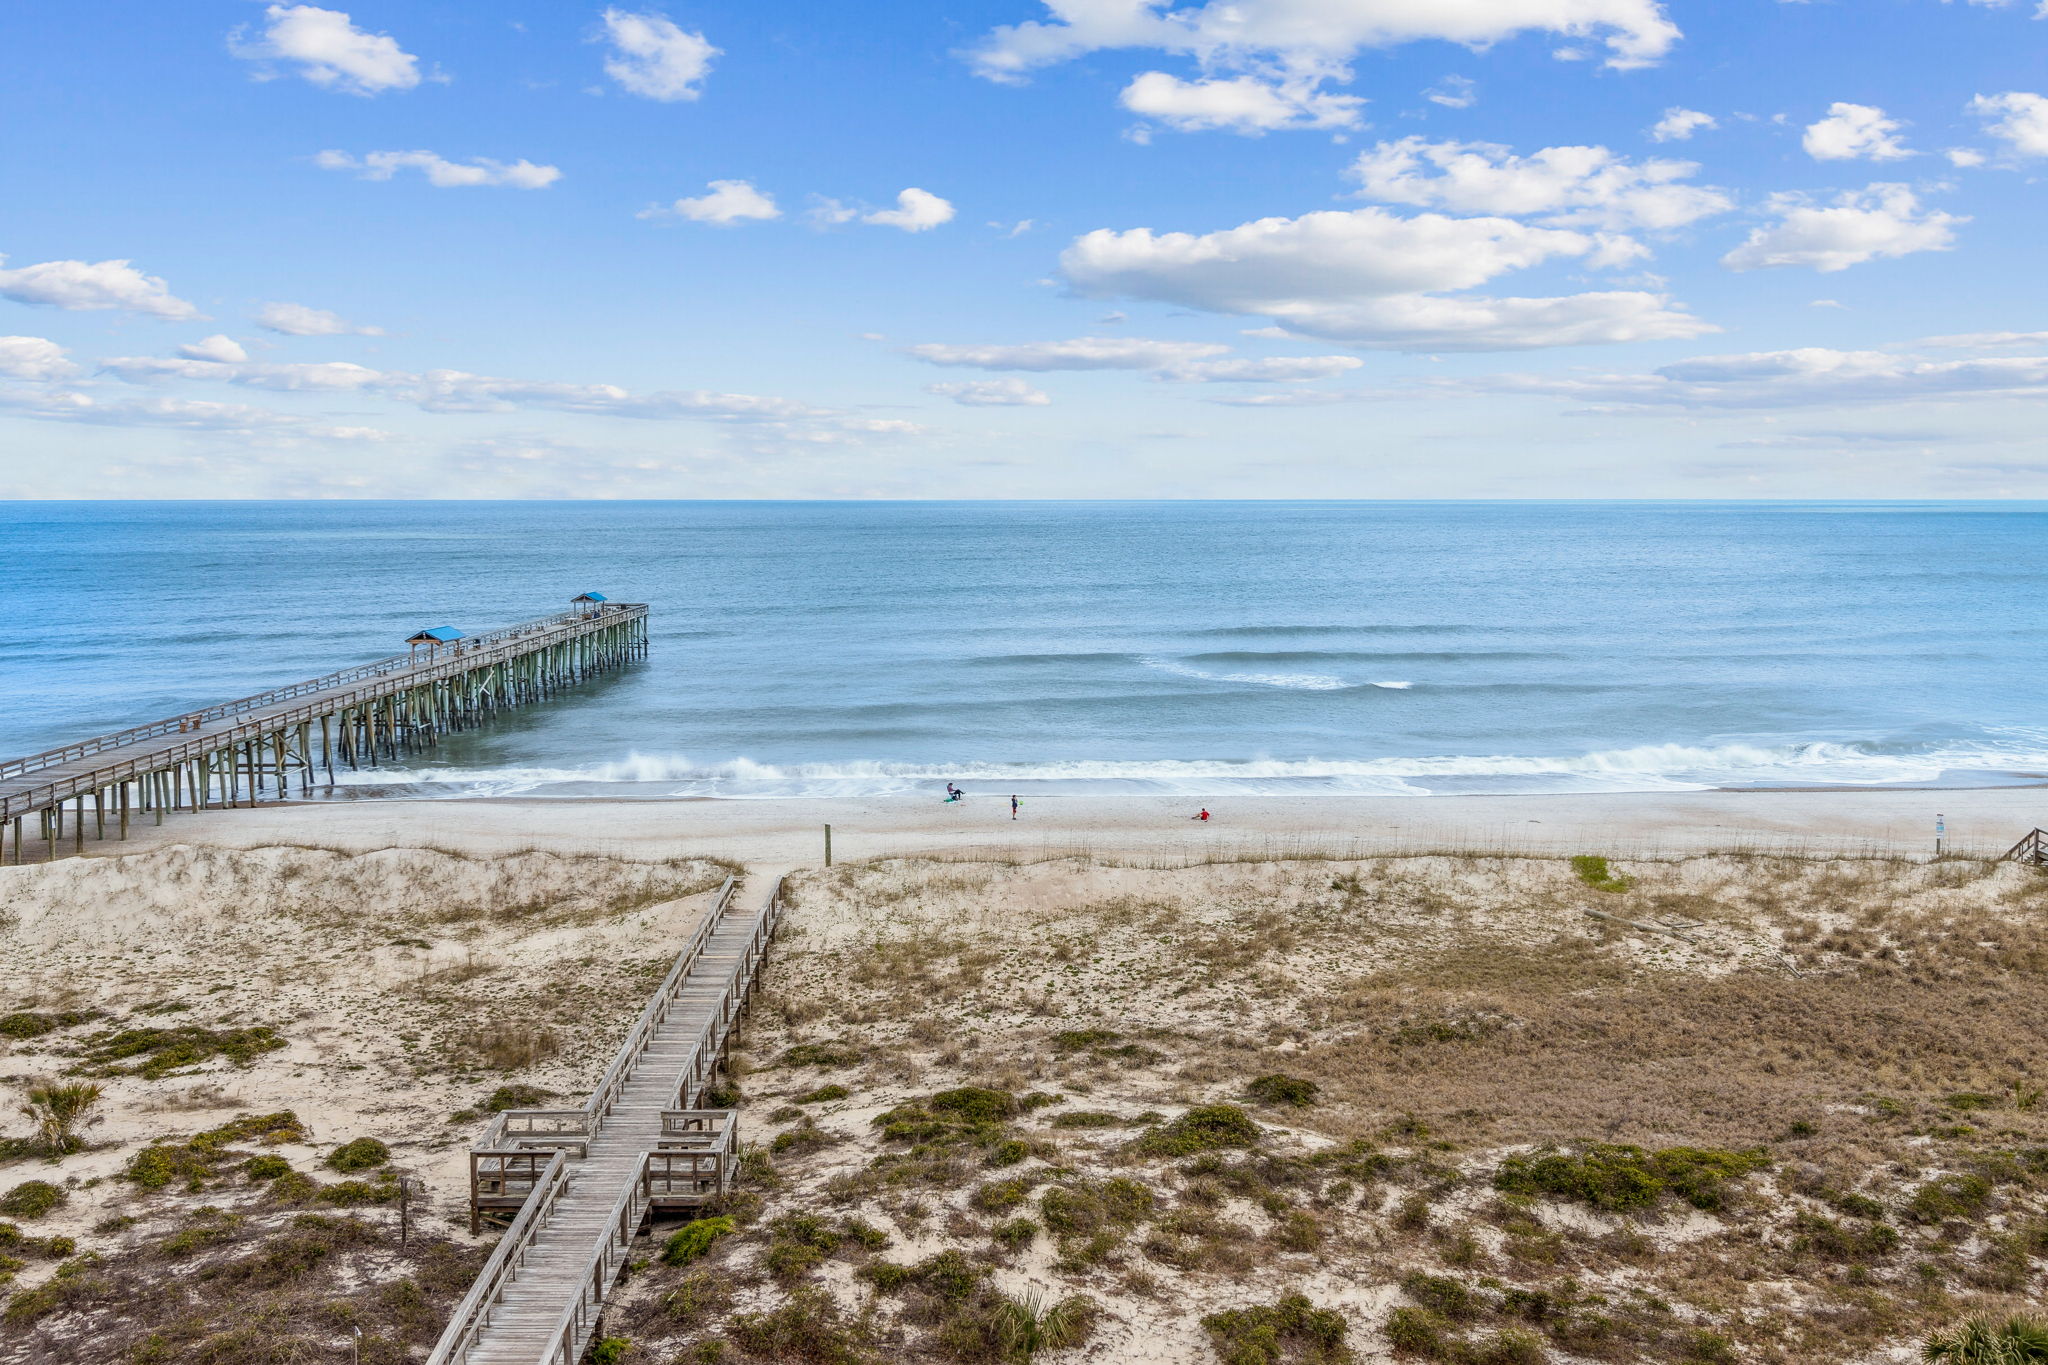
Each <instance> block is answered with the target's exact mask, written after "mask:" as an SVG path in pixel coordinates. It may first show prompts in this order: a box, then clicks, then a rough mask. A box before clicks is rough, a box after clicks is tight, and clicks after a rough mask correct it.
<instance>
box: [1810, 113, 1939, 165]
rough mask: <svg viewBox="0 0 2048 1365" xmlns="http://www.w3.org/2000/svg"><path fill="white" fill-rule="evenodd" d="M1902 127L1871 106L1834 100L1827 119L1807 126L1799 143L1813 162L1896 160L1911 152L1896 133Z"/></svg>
mask: <svg viewBox="0 0 2048 1365" xmlns="http://www.w3.org/2000/svg"><path fill="white" fill-rule="evenodd" d="M1904 126H1905V125H1904V124H1902V123H1900V122H1899V121H1898V120H1897V119H1892V118H1886V117H1885V113H1884V110H1882V109H1879V108H1876V107H1874V106H1872V105H1868V104H1849V103H1846V102H1844V101H1842V100H1836V101H1835V102H1834V103H1833V104H1830V105H1829V106H1828V114H1827V117H1826V118H1824V119H1821V120H1820V121H1819V122H1817V123H1810V124H1808V125H1807V127H1806V135H1805V136H1804V137H1802V138H1801V139H1800V145H1801V146H1802V147H1804V148H1806V154H1807V155H1808V156H1810V157H1812V158H1813V159H1814V160H1816V161H1855V160H1865V161H1897V160H1899V159H1901V158H1902V157H1909V156H1911V155H1913V153H1912V151H1911V150H1910V149H1909V148H1908V147H1907V146H1906V144H1905V143H1903V142H1901V141H1899V139H1898V138H1897V136H1895V135H1896V134H1897V133H1898V131H1899V129H1900V128H1902V127H1904Z"/></svg>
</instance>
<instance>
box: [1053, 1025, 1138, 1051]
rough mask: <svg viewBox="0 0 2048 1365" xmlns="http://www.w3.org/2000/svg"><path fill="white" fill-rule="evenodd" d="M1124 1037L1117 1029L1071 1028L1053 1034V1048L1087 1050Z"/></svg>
mask: <svg viewBox="0 0 2048 1365" xmlns="http://www.w3.org/2000/svg"><path fill="white" fill-rule="evenodd" d="M1121 1037H1123V1035H1122V1034H1121V1033H1118V1032H1117V1031H1116V1030H1115V1029H1106V1028H1070V1029H1065V1030H1062V1031H1061V1032H1059V1033H1055V1034H1054V1035H1053V1036H1052V1045H1053V1049H1054V1050H1055V1051H1057V1052H1086V1051H1087V1050H1088V1049H1089V1048H1093V1047H1106V1046H1108V1045H1109V1044H1111V1043H1114V1042H1116V1041H1117V1040H1118V1039H1119V1038H1121Z"/></svg>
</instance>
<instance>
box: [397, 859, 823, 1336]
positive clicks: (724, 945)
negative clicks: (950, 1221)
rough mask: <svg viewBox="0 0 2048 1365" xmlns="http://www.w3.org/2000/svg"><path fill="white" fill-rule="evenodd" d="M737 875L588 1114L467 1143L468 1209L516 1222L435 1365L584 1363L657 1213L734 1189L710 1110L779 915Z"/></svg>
mask: <svg viewBox="0 0 2048 1365" xmlns="http://www.w3.org/2000/svg"><path fill="white" fill-rule="evenodd" d="M781 891H782V884H781V882H780V881H777V882H775V883H774V885H773V886H772V887H771V888H770V890H769V891H768V894H767V896H766V898H765V900H763V901H762V902H761V903H760V904H759V905H758V906H756V907H753V908H739V907H737V906H735V904H734V901H735V894H734V883H733V882H731V881H730V880H728V881H727V883H726V885H725V887H724V889H723V890H722V891H721V892H720V893H719V896H718V899H717V901H716V903H715V904H714V905H713V907H712V909H711V911H710V912H709V913H708V914H707V915H706V916H705V918H704V920H703V922H702V923H701V924H699V925H698V927H697V930H696V931H695V932H694V933H693V934H692V935H691V938H690V940H689V942H688V944H687V945H685V947H684V948H683V951H682V952H681V953H680V954H678V956H677V958H676V962H675V965H674V966H673V967H672V968H671V969H670V971H669V975H668V977H667V978H666V979H665V980H664V981H663V982H662V984H661V986H660V987H659V988H658V989H657V990H656V991H655V993H654V997H653V999H652V1000H650V1001H649V1002H648V1005H647V1008H646V1010H644V1011H643V1012H642V1013H641V1016H640V1018H639V1020H638V1021H637V1022H636V1023H635V1024H634V1026H633V1029H632V1031H631V1032H630V1033H629V1034H628V1035H627V1037H626V1041H625V1043H624V1045H623V1046H622V1047H621V1048H620V1049H619V1052H618V1055H617V1057H616V1058H614V1060H613V1062H612V1064H611V1067H610V1069H609V1070H607V1071H606V1072H605V1076H604V1079H603V1080H601V1081H600V1082H598V1086H597V1088H596V1089H595V1090H594V1091H592V1092H591V1095H590V1098H589V1100H587V1101H586V1102H585V1103H584V1105H583V1107H582V1108H581V1109H568V1110H510V1111H507V1112H506V1113H504V1114H500V1115H498V1116H497V1117H496V1118H495V1119H493V1120H492V1122H491V1125H490V1127H489V1128H488V1129H487V1130H486V1131H485V1133H484V1135H483V1137H482V1138H481V1139H480V1140H479V1141H478V1143H477V1144H476V1146H475V1147H474V1148H472V1149H471V1152H470V1190H471V1196H470V1198H471V1209H472V1218H473V1219H474V1218H477V1217H480V1216H483V1215H485V1214H487V1213H489V1212H492V1211H497V1212H500V1213H505V1214H513V1213H514V1211H515V1210H516V1215H515V1216H513V1220H512V1224H511V1226H510V1227H509V1228H508V1229H507V1230H506V1233H505V1235H504V1237H503V1238H501V1239H500V1241H499V1243H498V1245H497V1247H496V1249H494V1250H493V1251H492V1253H491V1258H490V1260H489V1261H488V1262H486V1263H485V1265H484V1268H483V1270H482V1271H481V1272H480V1273H479V1274H478V1276H477V1279H476V1283H475V1284H474V1285H473V1286H472V1287H471V1289H470V1291H469V1294H468V1295H467V1296H466V1297H465V1298H464V1299H463V1301H462V1303H461V1304H460V1305H459V1306H458V1307H457V1308H456V1310H455V1313H454V1315H453V1316H452V1317H451V1318H450V1320H449V1323H448V1326H447V1329H446V1330H445V1331H444V1332H443V1334H442V1336H441V1340H440V1342H439V1343H438V1344H437V1345H436V1346H435V1347H434V1350H433V1352H432V1354H430V1355H429V1356H428V1357H427V1365H576V1362H578V1361H579V1360H581V1359H582V1357H583V1353H584V1351H585V1350H586V1349H587V1348H588V1347H589V1344H590V1341H591V1338H592V1336H593V1335H594V1334H595V1332H596V1331H597V1328H598V1322H599V1319H600V1317H601V1316H602V1313H603V1310H604V1307H605V1304H606V1302H607V1300H608V1299H609V1297H610V1295H611V1292H612V1290H613V1288H614V1286H615V1285H616V1284H617V1282H618V1278H619V1272H620V1270H621V1268H622V1267H623V1264H624V1262H625V1259H626V1255H627V1252H628V1250H629V1248H630V1247H631V1245H632V1242H633V1239H634V1238H635V1237H636V1236H638V1234H639V1230H640V1224H641V1222H642V1221H643V1220H644V1219H645V1217H646V1216H647V1214H648V1212H649V1211H650V1210H651V1209H659V1208H670V1209H694V1208H701V1207H703V1206H704V1205H706V1204H707V1203H709V1202H710V1201H712V1200H714V1199H716V1198H717V1197H718V1196H719V1195H720V1194H723V1193H725V1192H726V1191H728V1190H729V1189H730V1188H731V1185H732V1180H733V1176H734V1174H735V1170H736V1163H737V1150H736V1129H735V1124H734V1118H733V1114H732V1112H731V1111H730V1110H706V1109H700V1108H698V1107H697V1105H698V1104H699V1103H700V1101H701V1098H702V1095H703V1091H704V1088H705V1086H706V1085H707V1084H708V1083H709V1081H710V1079H711V1077H712V1075H713V1073H714V1072H715V1071H716V1069H717V1065H718V1062H719V1059H720V1057H721V1056H722V1054H723V1052H724V1049H725V1044H726V1040H727V1038H728V1036H729V1035H730V1033H731V1031H732V1028H733V1026H734V1025H735V1024H736V1023H737V1021H738V1019H739V1015H740V1012H741V1010H742V1009H743V1008H744V1006H745V1004H746V999H747V994H748V992H749V990H750V989H751V988H752V986H753V983H754V978H755V975H756V973H757V971H758V969H759V966H760V962H761V959H762V956H763V955H764V954H765V953H766V952H767V949H768V942H769V939H770V937H771V936H772V935H773V933H774V931H775V924H776V920H777V918H778V916H779V914H780V910H781Z"/></svg>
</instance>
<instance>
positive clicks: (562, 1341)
mask: <svg viewBox="0 0 2048 1365" xmlns="http://www.w3.org/2000/svg"><path fill="white" fill-rule="evenodd" d="M646 1216H647V1193H646V1185H645V1182H643V1181H640V1180H635V1181H632V1182H630V1183H629V1184H628V1185H627V1186H626V1188H625V1189H623V1190H620V1191H619V1198H618V1202H617V1203H615V1204H613V1205H612V1212H611V1217H609V1218H607V1219H606V1220H605V1225H604V1231H603V1232H601V1233H599V1234H598V1237H597V1245H596V1246H594V1247H592V1248H591V1250H590V1260H589V1263H588V1264H587V1265H586V1266H585V1268H584V1273H583V1276H582V1278H581V1279H580V1280H579V1281H578V1282H577V1288H576V1294H575V1296H574V1297H573V1298H571V1299H570V1300H569V1302H568V1304H567V1305H566V1306H564V1307H563V1309H562V1316H561V1317H560V1318H559V1319H557V1320H556V1322H555V1330H554V1332H553V1334H552V1335H551V1336H550V1338H549V1341H548V1346H547V1354H545V1355H543V1356H542V1357H541V1358H540V1365H578V1363H579V1362H580V1361H581V1360H582V1359H583V1352H584V1350H585V1349H586V1348H587V1347H588V1346H589V1345H590V1339H591V1337H592V1336H594V1335H596V1333H597V1322H598V1315H599V1314H601V1313H602V1312H603V1311H604V1301H605V1298H606V1296H607V1295H609V1294H610V1293H611V1288H612V1285H613V1284H614V1283H615V1282H616V1281H617V1280H618V1278H619V1267H620V1266H622V1265H624V1264H625V1261H626V1256H627V1254H628V1253H629V1252H630V1251H632V1249H633V1238H634V1237H635V1236H636V1235H637V1234H638V1233H639V1231H640V1220H641V1219H643V1218H645V1217H646Z"/></svg>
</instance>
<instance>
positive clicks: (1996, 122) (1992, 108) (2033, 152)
mask: <svg viewBox="0 0 2048 1365" xmlns="http://www.w3.org/2000/svg"><path fill="white" fill-rule="evenodd" d="M1970 112H1971V113H1973V114H1975V115H1977V116H1978V117H1979V118H1982V119H1986V120H1988V121H1989V126H1988V127H1987V128H1986V129H1985V131H1986V132H1988V133H1990V134H1991V136H1993V137H1995V138H1998V139H1999V140H2000V141H2002V142H2004V143H2005V145H2006V146H2007V147H2009V148H2011V149H2012V153H2013V155H2015V156H2048V96H2044V95H2035V94H2029V93H2028V92H2027V91H2024V90H2008V91H2006V92H2005V93H2004V94H2003V95H1979V96H1977V98H1975V99H1973V100H1971V101H1970Z"/></svg>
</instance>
